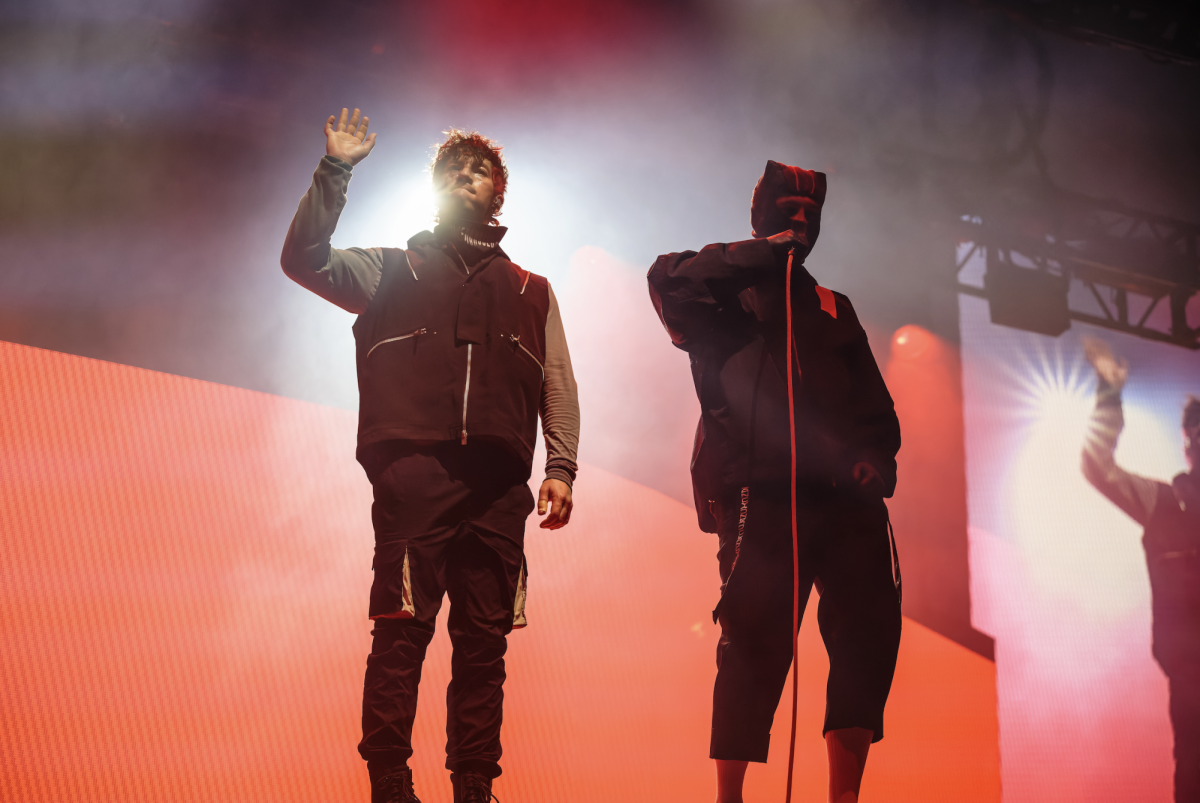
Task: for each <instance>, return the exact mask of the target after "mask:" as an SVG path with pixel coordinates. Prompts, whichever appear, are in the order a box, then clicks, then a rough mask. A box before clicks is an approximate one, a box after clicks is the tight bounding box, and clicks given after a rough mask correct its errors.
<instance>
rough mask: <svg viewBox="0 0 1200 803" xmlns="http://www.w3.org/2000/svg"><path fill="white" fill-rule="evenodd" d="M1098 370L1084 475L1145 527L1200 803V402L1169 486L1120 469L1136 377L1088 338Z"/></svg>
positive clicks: (1180, 749) (1182, 754)
mask: <svg viewBox="0 0 1200 803" xmlns="http://www.w3.org/2000/svg"><path fill="white" fill-rule="evenodd" d="M1084 353H1085V354H1086V355H1087V358H1088V361H1089V362H1090V363H1091V364H1092V367H1094V368H1095V369H1096V409H1095V411H1094V412H1093V413H1092V419H1091V423H1090V426H1089V427H1088V435H1087V439H1086V440H1085V441H1084V447H1083V474H1084V476H1085V477H1087V480H1088V482H1090V483H1091V484H1092V485H1094V486H1095V487H1096V489H1097V490H1098V491H1100V493H1102V494H1104V495H1105V496H1107V497H1108V498H1109V499H1110V500H1112V502H1113V504H1115V505H1116V506H1117V507H1119V508H1121V510H1123V511H1125V512H1126V513H1127V514H1129V516H1130V517H1132V518H1133V520H1134V521H1136V522H1137V523H1138V524H1141V525H1142V526H1143V527H1144V528H1145V533H1144V534H1143V536H1142V547H1143V548H1144V549H1145V551H1146V567H1147V568H1148V569H1149V574H1150V593H1151V609H1152V612H1153V616H1154V623H1153V649H1154V657H1155V659H1156V660H1157V661H1158V664H1159V666H1161V667H1162V669H1163V672H1165V673H1166V675H1167V679H1168V681H1169V683H1170V693H1171V698H1170V699H1171V703H1170V714H1171V725H1172V727H1173V728H1174V730H1175V799H1176V800H1177V801H1181V802H1182V801H1187V802H1188V803H1198V802H1200V474H1198V473H1197V466H1198V465H1200V399H1197V398H1195V397H1189V398H1188V400H1187V403H1186V404H1185V405H1184V407H1183V451H1184V455H1185V456H1186V459H1187V464H1188V471H1187V473H1185V474H1179V475H1177V476H1176V477H1175V479H1173V480H1172V481H1171V482H1170V483H1169V484H1168V483H1165V482H1160V481H1159V480H1152V479H1149V478H1147V477H1139V476H1138V475H1137V474H1133V473H1130V472H1128V471H1126V470H1125V469H1123V468H1121V467H1120V466H1118V465H1117V463H1116V461H1115V460H1114V458H1113V452H1114V451H1115V450H1116V447H1117V438H1118V437H1119V436H1120V434H1121V429H1122V428H1123V427H1124V425H1125V418H1124V415H1123V414H1122V410H1121V389H1122V388H1123V387H1124V386H1125V380H1126V378H1127V377H1128V374H1129V367H1128V365H1127V364H1126V363H1125V361H1124V360H1120V361H1118V360H1117V359H1116V358H1115V357H1114V356H1113V353H1112V351H1111V350H1110V349H1109V347H1108V345H1107V344H1106V343H1104V342H1103V341H1101V340H1097V339H1095V338H1086V339H1085V340H1084Z"/></svg>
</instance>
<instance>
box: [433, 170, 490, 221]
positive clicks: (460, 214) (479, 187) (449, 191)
mask: <svg viewBox="0 0 1200 803" xmlns="http://www.w3.org/2000/svg"><path fill="white" fill-rule="evenodd" d="M433 192H434V194H435V195H436V196H437V205H438V211H439V212H440V213H441V219H442V220H470V221H475V222H483V221H486V220H487V219H488V217H489V216H488V210H489V209H491V207H492V199H493V198H495V197H496V185H495V183H494V182H493V180H492V163H491V161H490V160H488V159H478V158H476V157H474V156H461V155H455V156H452V157H450V158H449V159H447V160H446V161H444V162H442V164H441V165H440V166H439V167H438V169H437V172H436V173H435V174H434V176H433Z"/></svg>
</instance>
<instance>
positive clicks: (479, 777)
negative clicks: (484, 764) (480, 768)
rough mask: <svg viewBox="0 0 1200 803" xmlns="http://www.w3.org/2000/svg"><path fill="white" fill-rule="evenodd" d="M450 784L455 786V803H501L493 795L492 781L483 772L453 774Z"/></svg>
mask: <svg viewBox="0 0 1200 803" xmlns="http://www.w3.org/2000/svg"><path fill="white" fill-rule="evenodd" d="M450 782H451V783H452V784H454V803H491V801H493V800H494V801H496V803H500V798H498V797H496V796H495V795H493V794H492V779H491V778H489V777H487V776H486V775H484V774H483V773H481V772H469V771H468V772H452V773H450Z"/></svg>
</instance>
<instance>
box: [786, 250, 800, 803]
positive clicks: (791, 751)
mask: <svg viewBox="0 0 1200 803" xmlns="http://www.w3.org/2000/svg"><path fill="white" fill-rule="evenodd" d="M795 254H796V249H795V248H792V249H791V250H790V251H788V261H787V280H786V282H785V285H784V286H785V290H784V292H785V293H786V294H787V299H786V302H785V304H786V306H787V365H788V381H787V389H788V431H789V433H790V435H791V447H792V474H791V478H792V482H791V486H792V740H791V745H790V746H789V747H788V773H787V798H786V801H787V803H792V770H793V768H794V767H795V766H796V699H797V697H798V696H799V692H800V677H799V675H798V674H797V672H796V664H797V663H798V661H799V655H798V653H799V650H800V542H799V538H798V537H797V534H796V404H795V399H794V391H793V389H792V373H793V371H792V360H793V356H792V347H793V345H794V340H795V335H794V334H793V332H792V258H793V257H794V256H795Z"/></svg>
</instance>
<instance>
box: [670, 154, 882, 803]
mask: <svg viewBox="0 0 1200 803" xmlns="http://www.w3.org/2000/svg"><path fill="white" fill-rule="evenodd" d="M824 201H825V175H824V174H823V173H817V172H814V171H810V170H802V169H800V168H797V167H791V166H789V165H784V164H779V163H777V162H767V167H766V171H765V172H764V173H763V175H762V178H760V179H759V181H758V184H757V186H756V187H755V188H754V195H753V197H752V200H751V207H750V222H751V228H752V233H753V237H752V238H751V239H748V240H742V241H740V242H733V243H714V244H713V245H707V246H705V247H704V248H702V249H700V250H699V251H684V252H682V253H674V254H665V255H663V256H660V257H659V258H658V260H657V261H656V262H655V263H654V266H653V267H652V268H650V273H649V275H648V280H649V284H650V298H651V301H652V302H653V304H654V307H655V309H656V311H657V312H658V315H659V318H660V319H661V320H662V323H663V325H664V327H666V330H667V333H668V334H669V335H670V336H671V340H672V341H673V342H674V344H675V345H676V346H677V347H679V348H680V349H683V350H684V351H686V352H687V354H688V356H689V358H690V360H691V367H692V379H693V381H694V383H695V386H696V395H697V396H698V397H699V400H700V424H699V427H698V428H697V431H696V441H695V450H694V452H693V454H692V487H693V489H694V492H695V500H696V512H697V514H698V515H699V519H700V522H699V523H700V528H701V529H702V530H704V531H705V532H710V533H717V534H718V537H719V542H720V551H719V552H718V554H717V559H718V564H719V570H720V575H721V598H720V601H719V602H718V604H717V608H716V610H715V611H713V620H714V621H715V622H719V623H720V625H721V639H720V641H719V643H718V645H717V678H716V683H715V685H714V689H713V719H712V740H711V743H710V748H709V757H710V758H713V759H715V760H716V769H717V803H742V783H743V779H744V776H745V773H746V767H747V762H750V761H757V762H765V761H766V760H767V751H768V746H769V743H770V738H771V722H772V720H773V718H774V715H775V708H776V707H777V705H778V704H779V695H780V693H781V692H782V691H783V684H784V680H785V678H786V677H787V673H788V666H789V665H790V664H791V663H792V639H793V637H794V635H795V632H796V631H795V630H794V629H793V624H796V623H798V622H799V617H800V616H802V615H803V612H804V606H805V604H806V603H807V601H808V597H809V591H810V589H811V588H812V587H813V584H814V583H815V584H816V586H817V589H818V591H819V592H820V594H821V601H820V603H819V604H818V607H817V622H818V623H819V624H820V628H821V637H822V638H823V639H824V641H825V647H826V650H827V651H828V653H829V685H828V692H827V704H826V709H825V725H824V729H823V732H824V736H825V741H826V747H827V751H828V758H829V799H830V800H831V801H836V803H851V802H852V801H856V800H858V793H859V787H860V783H861V780H862V773H863V768H864V766H865V764H866V760H867V751H868V749H869V748H870V746H871V743H872V742H877V741H879V740H880V739H882V738H883V709H884V704H885V702H886V701H887V697H888V693H889V691H890V689H891V684H892V675H893V673H894V671H895V668H896V655H897V650H898V649H899V645H900V594H899V565H898V563H897V562H895V558H896V553H895V544H894V543H892V542H890V541H889V530H888V512H887V507H886V506H885V505H884V502H883V499H884V497H888V496H891V495H892V492H893V490H894V489H895V487H896V452H897V450H898V449H899V448H900V425H899V422H898V421H897V419H896V412H895V408H894V407H893V405H892V398H891V396H890V395H889V394H888V391H887V387H886V386H885V385H884V382H883V377H882V376H881V375H880V373H879V368H878V367H877V366H876V364H875V359H874V357H873V356H872V354H871V348H870V346H869V345H868V343H867V336H866V333H865V332H864V331H863V328H862V326H860V325H859V322H858V318H857V317H856V316H855V313H854V307H853V306H851V304H850V299H848V298H846V296H844V295H842V294H841V293H835V292H833V291H831V290H827V289H826V288H824V287H821V286H820V285H818V284H817V282H816V279H814V278H813V277H812V275H811V274H810V273H809V272H808V271H807V270H805V268H804V267H803V266H802V264H801V263H803V261H804V260H805V258H806V257H807V256H808V255H809V252H810V251H811V250H812V247H813V245H814V244H815V243H816V240H817V234H818V232H819V231H820V221H821V206H822V204H823V203H824ZM789 254H790V255H791V256H789ZM788 270H791V271H792V295H791V318H792V321H791V323H792V327H791V331H789V330H788V305H787V303H786V301H787V294H786V293H785V287H786V284H787V278H786V277H787V271H788ZM789 338H791V339H792V343H793V346H794V348H790V349H789V346H788V339H789ZM789 353H791V354H792V359H791V360H790V361H789V359H788V354H789ZM789 370H790V371H791V373H792V384H793V386H794V393H792V396H793V399H791V400H789V380H788V373H789ZM792 416H794V418H795V434H794V442H793V435H792V433H791V417H792ZM793 461H794V462H793ZM793 480H794V481H795V485H794V493H795V496H794V497H793V496H792V494H793V486H792V482H793ZM793 499H795V507H794V508H793V502H792V500H793ZM793 515H795V518H796V524H797V535H798V539H797V546H798V553H797V554H798V566H797V567H796V572H795V573H793V544H792V527H793ZM793 584H797V585H798V587H799V597H798V606H797V607H793V594H794V585H793Z"/></svg>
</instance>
